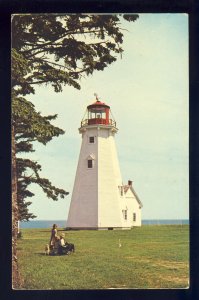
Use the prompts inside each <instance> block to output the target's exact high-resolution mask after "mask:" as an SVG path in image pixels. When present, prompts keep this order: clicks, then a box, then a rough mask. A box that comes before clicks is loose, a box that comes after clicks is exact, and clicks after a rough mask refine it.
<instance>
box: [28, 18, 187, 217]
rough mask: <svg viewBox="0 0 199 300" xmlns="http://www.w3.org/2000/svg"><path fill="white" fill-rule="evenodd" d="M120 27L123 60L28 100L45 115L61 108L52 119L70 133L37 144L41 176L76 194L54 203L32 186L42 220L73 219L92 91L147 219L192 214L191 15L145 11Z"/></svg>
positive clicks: (40, 90) (34, 209)
mask: <svg viewBox="0 0 199 300" xmlns="http://www.w3.org/2000/svg"><path fill="white" fill-rule="evenodd" d="M121 27H122V28H125V29H127V30H125V31H124V43H123V49H124V53H123V57H122V59H120V58H119V57H118V60H117V61H116V62H115V63H113V64H112V65H110V66H109V67H108V68H107V69H105V70H104V71H103V72H95V73H94V74H93V75H92V76H89V77H87V78H86V79H83V80H82V81H81V90H80V91H78V90H75V89H74V88H72V87H68V86H66V87H64V89H63V92H62V93H55V92H54V91H53V89H52V88H50V87H39V88H37V89H36V93H35V95H30V96H29V98H28V99H29V100H31V101H32V102H33V103H34V105H35V107H36V109H37V110H38V111H41V113H42V114H43V115H48V114H55V113H57V114H58V118H57V120H56V121H54V124H55V125H58V126H60V127H61V128H62V129H64V130H65V131H66V133H65V135H63V136H60V137H58V138H54V140H53V141H51V142H50V143H49V144H47V146H43V145H39V144H35V149H36V152H35V153H33V154H31V158H32V159H34V160H37V161H38V162H39V163H40V164H41V165H42V172H41V175H42V176H44V177H47V178H49V179H50V180H51V181H52V183H53V184H55V185H57V186H58V187H60V188H64V189H65V190H67V191H69V192H70V194H69V196H67V197H66V198H65V199H60V200H59V201H56V202H54V201H53V200H51V199H48V198H47V197H46V196H45V194H43V192H42V191H41V189H40V188H39V187H37V186H35V185H32V187H31V189H32V191H33V192H34V193H35V196H34V197H33V198H32V201H33V204H32V205H31V206H30V210H31V212H33V213H34V214H36V215H37V217H38V218H37V219H43V220H44V219H46V220H47V219H51V220H53V219H54V220H61V219H66V218H67V214H68V208H69V204H70V200H71V194H72V188H73V183H74V178H75V172H76V167H77V162H78V156H79V151H80V146H81V135H80V134H79V133H78V128H79V126H80V122H81V119H82V118H83V115H84V112H85V110H86V106H87V105H88V104H90V103H92V102H94V100H95V97H94V93H97V94H98V95H99V97H100V99H101V100H102V101H104V102H106V103H107V104H109V105H110V106H111V110H112V113H113V115H114V118H115V120H116V122H117V127H118V129H119V131H118V133H117V135H116V145H117V150H118V156H119V162H120V168H121V173H122V177H123V181H124V183H126V182H127V181H128V179H131V180H132V181H133V185H134V188H135V190H136V192H137V194H138V195H139V197H140V199H141V200H142V202H143V210H142V212H143V213H142V215H143V219H175V218H178V219H184V218H188V216H189V198H188V114H189V106H188V102H189V99H188V15H186V14H140V17H139V19H138V20H137V21H136V22H135V23H131V22H130V23H128V22H124V21H122V24H121Z"/></svg>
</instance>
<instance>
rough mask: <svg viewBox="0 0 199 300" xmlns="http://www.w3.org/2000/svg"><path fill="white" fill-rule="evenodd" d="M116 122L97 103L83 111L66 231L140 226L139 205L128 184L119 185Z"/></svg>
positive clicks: (103, 107) (106, 107)
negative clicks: (80, 138) (80, 137)
mask: <svg viewBox="0 0 199 300" xmlns="http://www.w3.org/2000/svg"><path fill="white" fill-rule="evenodd" d="M117 131H118V129H117V128H116V122H115V121H114V120H113V118H110V107H109V106H108V105H106V104H105V103H102V102H101V101H99V100H98V99H97V101H96V102H94V103H93V104H91V105H89V106H88V107H87V112H86V115H85V117H84V118H83V120H82V122H81V127H80V128H79V132H80V133H81V134H82V145H81V150H80V155H79V162H78V166H77V171H76V177H75V182H74V187H73V193H72V198H71V203H70V209H69V214H68V220H67V227H68V228H71V229H117V228H118V229H129V228H131V227H133V226H141V208H142V203H141V201H140V199H139V198H138V196H137V195H136V193H135V191H134V189H133V187H132V181H129V182H128V185H123V183H122V177H121V173H120V167H119V162H118V157H117V151H116V146H115V139H114V136H115V133H117Z"/></svg>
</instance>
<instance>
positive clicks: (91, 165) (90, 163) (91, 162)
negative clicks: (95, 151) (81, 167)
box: [88, 159, 93, 169]
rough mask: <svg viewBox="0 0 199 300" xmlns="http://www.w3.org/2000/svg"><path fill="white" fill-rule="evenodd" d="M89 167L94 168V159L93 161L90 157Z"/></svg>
mask: <svg viewBox="0 0 199 300" xmlns="http://www.w3.org/2000/svg"><path fill="white" fill-rule="evenodd" d="M88 168H89V169H92V168H93V161H92V159H88Z"/></svg>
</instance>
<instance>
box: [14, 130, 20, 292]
mask: <svg viewBox="0 0 199 300" xmlns="http://www.w3.org/2000/svg"><path fill="white" fill-rule="evenodd" d="M16 168H17V167H16V148H15V133H14V126H13V125H12V287H13V288H14V289H17V288H20V286H21V282H22V281H21V278H20V274H19V268H18V263H17V231H18V205H17V170H16Z"/></svg>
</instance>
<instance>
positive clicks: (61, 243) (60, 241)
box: [58, 233, 67, 254]
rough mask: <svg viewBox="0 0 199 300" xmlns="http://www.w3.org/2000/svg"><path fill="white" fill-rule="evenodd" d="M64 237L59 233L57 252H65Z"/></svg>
mask: <svg viewBox="0 0 199 300" xmlns="http://www.w3.org/2000/svg"><path fill="white" fill-rule="evenodd" d="M64 237H65V234H64V233H62V234H61V235H60V239H59V247H58V253H59V254H67V246H66V243H65V240H64Z"/></svg>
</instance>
